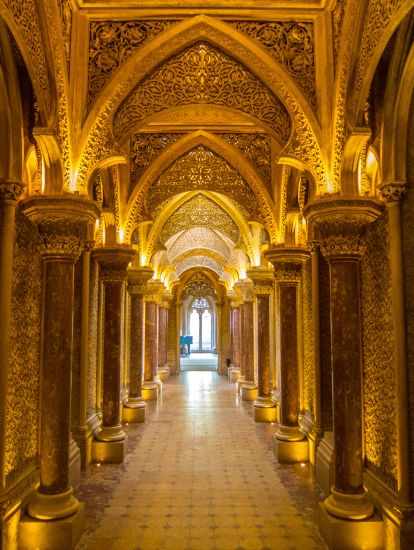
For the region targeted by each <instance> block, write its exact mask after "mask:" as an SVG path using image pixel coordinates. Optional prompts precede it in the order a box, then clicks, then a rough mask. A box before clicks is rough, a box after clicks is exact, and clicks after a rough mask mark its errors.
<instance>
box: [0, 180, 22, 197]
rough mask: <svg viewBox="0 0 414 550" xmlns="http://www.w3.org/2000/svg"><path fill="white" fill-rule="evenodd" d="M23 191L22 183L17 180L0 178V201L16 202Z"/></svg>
mask: <svg viewBox="0 0 414 550" xmlns="http://www.w3.org/2000/svg"><path fill="white" fill-rule="evenodd" d="M23 191H24V184H23V183H20V182H17V181H7V180H0V202H3V201H14V202H17V200H18V199H19V197H20V196H21V194H22V193H23Z"/></svg>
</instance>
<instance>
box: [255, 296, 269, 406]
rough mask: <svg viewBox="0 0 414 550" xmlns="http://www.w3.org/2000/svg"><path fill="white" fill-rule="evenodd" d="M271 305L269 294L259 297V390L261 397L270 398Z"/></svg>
mask: <svg viewBox="0 0 414 550" xmlns="http://www.w3.org/2000/svg"><path fill="white" fill-rule="evenodd" d="M269 307H270V301H269V296H268V295H262V296H258V297H257V340H258V350H257V351H258V390H259V397H263V398H269V397H270V396H271V393H272V380H271V372H270V332H269V330H270V329H269Z"/></svg>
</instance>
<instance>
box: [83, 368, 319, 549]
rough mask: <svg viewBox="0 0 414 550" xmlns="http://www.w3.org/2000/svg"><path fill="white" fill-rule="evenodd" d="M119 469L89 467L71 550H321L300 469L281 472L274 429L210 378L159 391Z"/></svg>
mask: <svg viewBox="0 0 414 550" xmlns="http://www.w3.org/2000/svg"><path fill="white" fill-rule="evenodd" d="M148 412H149V414H148V420H147V422H146V423H145V425H140V426H128V435H129V439H128V449H129V450H128V455H127V457H126V460H125V463H124V464H123V465H118V466H115V465H114V466H112V465H105V466H104V465H102V466H100V467H98V466H93V467H92V469H91V472H90V473H89V475H88V477H87V478H85V480H84V481H83V482H82V485H81V488H80V490H79V496H80V498H82V500H84V501H85V502H86V505H87V529H86V532H85V534H84V536H83V537H82V539H81V541H80V543H79V550H86V549H87V550H157V549H160V550H213V549H215V550H321V549H324V548H325V546H324V544H323V543H322V541H321V539H320V538H319V535H318V533H317V530H316V528H315V526H314V521H313V519H314V510H315V504H316V502H317V497H316V495H315V494H314V493H313V491H312V484H311V482H310V480H309V479H308V478H309V474H308V472H307V467H300V466H280V465H278V464H277V462H276V461H275V459H274V458H273V454H272V452H271V435H272V432H273V431H274V429H275V428H274V426H264V425H256V424H255V423H254V421H253V420H252V416H251V405H249V404H245V403H242V404H240V403H238V402H237V400H236V396H235V390H234V387H233V386H231V385H229V384H228V382H227V381H226V380H225V379H224V378H220V377H219V376H218V375H217V374H216V373H214V372H186V373H183V374H182V375H181V376H180V377H178V378H172V379H170V380H169V381H168V382H167V384H166V385H165V389H164V395H163V399H162V401H161V402H159V403H158V404H157V405H153V406H152V407H151V408H150V410H149V411H148Z"/></svg>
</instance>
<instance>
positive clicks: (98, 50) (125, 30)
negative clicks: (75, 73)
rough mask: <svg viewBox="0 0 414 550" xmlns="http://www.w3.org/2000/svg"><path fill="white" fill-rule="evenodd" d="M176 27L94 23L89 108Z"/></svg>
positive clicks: (147, 23) (152, 23) (160, 23)
mask: <svg viewBox="0 0 414 550" xmlns="http://www.w3.org/2000/svg"><path fill="white" fill-rule="evenodd" d="M61 1H62V0H61ZM174 23H175V21H168V20H163V21H92V22H91V23H90V27H89V67H88V106H89V107H90V106H91V104H92V103H93V101H94V100H95V98H96V97H97V95H98V94H99V92H100V91H101V90H102V88H103V87H104V86H105V84H106V83H107V82H108V81H109V80H110V78H111V76H112V75H113V74H114V72H115V71H116V69H118V67H120V66H121V65H122V64H123V63H125V61H126V60H127V59H128V58H129V57H130V56H131V55H132V54H133V53H134V52H135V51H136V50H137V49H138V48H140V47H141V46H143V45H144V44H146V43H147V42H149V41H150V40H152V39H153V38H154V37H155V36H157V34H160V33H161V32H163V31H164V30H166V29H167V28H168V27H169V26H171V25H173V24H174Z"/></svg>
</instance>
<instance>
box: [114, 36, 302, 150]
mask: <svg viewBox="0 0 414 550" xmlns="http://www.w3.org/2000/svg"><path fill="white" fill-rule="evenodd" d="M191 104H215V105H224V106H226V107H231V108H234V109H238V110H240V111H242V112H245V113H247V114H249V115H252V116H254V117H256V118H258V119H259V120H261V121H262V122H263V123H266V124H268V125H269V126H270V127H271V128H273V130H274V131H275V132H276V134H277V135H278V136H279V140H280V141H281V142H282V143H286V142H287V141H288V139H289V136H290V132H291V120H290V116H289V113H288V111H287V110H286V108H285V106H284V105H283V104H282V103H281V101H280V100H279V99H278V98H277V97H276V96H274V95H273V93H272V92H271V91H270V90H269V89H268V88H267V87H266V86H264V85H263V84H262V83H261V81H259V80H258V79H257V78H256V77H255V76H254V75H253V74H252V73H251V72H250V71H249V70H248V69H246V68H245V67H244V66H243V65H241V64H240V63H238V62H237V61H235V60H233V59H232V58H230V57H229V56H227V55H226V54H224V53H223V52H221V51H219V50H217V49H215V48H213V47H212V46H210V45H209V44H206V43H198V44H195V45H193V46H191V47H190V48H187V49H186V50H184V51H183V52H181V53H179V54H178V55H176V56H174V57H173V58H171V59H170V60H169V61H167V62H166V63H165V64H164V65H162V66H161V67H159V68H157V69H156V70H155V71H154V72H153V73H152V74H150V75H149V76H148V77H147V78H145V79H144V80H143V81H142V82H141V83H139V84H138V86H136V87H135V89H134V90H133V91H132V92H131V93H130V95H129V96H128V97H127V98H126V99H125V100H124V101H123V103H122V104H121V106H120V107H119V109H118V111H117V112H116V114H115V117H114V133H115V137H116V138H118V139H121V138H122V137H123V136H125V135H127V134H129V133H130V132H131V130H133V128H134V127H135V126H136V125H137V124H138V123H139V122H140V121H142V120H144V119H145V118H146V117H148V116H150V115H151V114H154V113H158V112H160V111H163V110H166V109H168V108H171V107H177V106H180V105H191Z"/></svg>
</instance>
